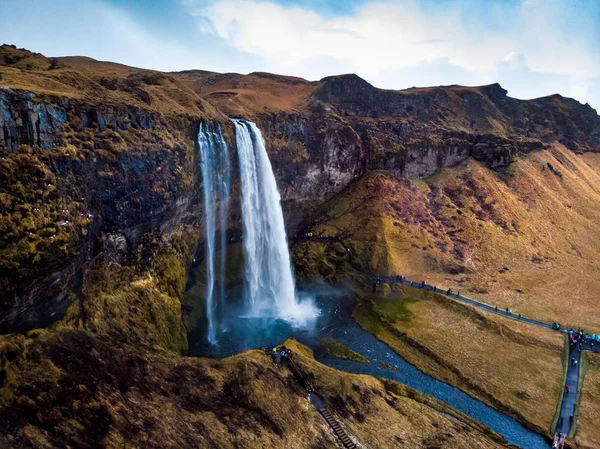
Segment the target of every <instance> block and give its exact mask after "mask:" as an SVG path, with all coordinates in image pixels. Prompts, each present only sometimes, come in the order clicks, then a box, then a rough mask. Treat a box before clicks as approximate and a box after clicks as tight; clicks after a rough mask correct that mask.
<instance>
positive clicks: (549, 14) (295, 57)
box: [0, 0, 600, 111]
mask: <svg viewBox="0 0 600 449" xmlns="http://www.w3.org/2000/svg"><path fill="white" fill-rule="evenodd" d="M0 43H7V44H15V45H16V46H17V47H24V48H27V49H28V50H32V51H36V52H39V53H43V54H44V55H46V56H68V55H82V56H90V57H92V58H95V59H99V60H105V61H114V62H119V63H123V64H127V65H131V66H135V67H143V68H150V69H156V70H163V71H176V70H185V69H203V70H212V71H216V72H237V73H249V72H253V71H263V72H272V73H280V74H286V75H295V76H300V77H303V78H306V79H309V80H318V79H321V78H323V77H325V76H329V75H335V74H340V73H356V74H358V75H359V76H361V77H362V78H364V79H366V80H367V81H369V82H370V83H371V84H373V85H375V86H377V87H381V88H387V89H403V88H408V87H412V86H432V85H448V84H463V85H482V84H490V83H494V82H499V83H500V84H501V85H502V86H503V87H504V88H505V89H507V90H508V94H509V95H510V96H513V97H516V98H522V99H528V98H537V97H540V96H544V95H551V94H555V93H560V94H561V95H564V96H568V97H572V98H575V99H577V100H579V101H580V102H582V103H589V104H590V105H591V106H592V107H594V108H595V109H596V110H598V111H600V0H502V1H500V0H497V1H494V0H487V1H486V0H437V1H435V0H419V1H418V0H345V1H343V0H53V1H48V0H0Z"/></svg>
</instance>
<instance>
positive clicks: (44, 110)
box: [0, 88, 67, 153]
mask: <svg viewBox="0 0 600 449" xmlns="http://www.w3.org/2000/svg"><path fill="white" fill-rule="evenodd" d="M66 120H67V115H66V113H65V111H64V109H62V108H61V107H55V106H53V105H51V104H45V103H41V102H37V101H36V95H35V94H34V93H32V92H23V93H16V92H14V91H12V90H11V89H4V88H0V151H1V152H3V153H15V152H17V151H18V150H19V146H20V145H33V146H40V147H43V148H49V147H51V146H56V145H57V144H58V143H59V137H58V136H59V134H60V131H61V128H62V125H63V124H64V123H65V122H66Z"/></svg>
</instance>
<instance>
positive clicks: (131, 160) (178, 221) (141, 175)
mask: <svg viewBox="0 0 600 449" xmlns="http://www.w3.org/2000/svg"><path fill="white" fill-rule="evenodd" d="M0 110H1V111H2V113H1V114H0V130H1V133H0V134H1V136H2V139H3V140H0V155H3V156H4V157H3V158H2V159H0V197H1V200H2V201H1V204H0V208H1V212H2V215H1V217H0V229H1V232H2V236H1V243H0V244H1V246H2V252H1V253H0V288H1V291H2V294H1V295H0V333H6V332H11V331H24V330H27V329H30V328H32V327H38V326H46V325H48V324H49V323H51V322H53V321H55V320H57V319H59V318H61V317H62V315H63V314H64V313H65V311H66V309H67V308H68V306H69V304H70V303H71V302H72V301H73V300H74V299H76V298H77V297H80V296H81V295H82V291H81V288H82V279H83V277H84V273H85V271H86V267H87V265H88V263H89V262H90V261H91V260H93V259H94V258H95V257H96V256H97V255H98V254H100V253H103V254H104V258H103V260H104V263H105V264H106V265H107V266H108V267H118V266H129V265H131V266H144V264H147V263H149V261H151V260H152V257H153V254H154V252H155V251H156V248H157V247H158V246H160V244H162V243H164V242H167V241H169V239H170V236H171V235H172V234H173V233H174V232H176V231H177V230H178V229H179V228H180V227H181V226H182V225H184V224H189V223H193V222H198V221H199V220H200V213H201V212H200V208H199V207H197V195H198V187H197V185H198V184H197V183H198V177H197V170H196V166H197V160H196V151H195V144H194V142H195V136H196V134H197V129H198V122H197V121H194V120H192V119H189V118H187V117H185V116H183V117H181V118H180V119H179V120H178V121H176V122H175V123H167V122H166V121H165V120H166V119H165V118H164V117H161V116H159V115H157V114H155V113H152V112H149V111H140V110H135V109H131V108H128V107H126V106H124V107H123V109H119V108H107V107H95V106H94V105H90V104H83V103H78V102H75V101H73V100H68V99H57V100H54V101H51V100H50V99H48V98H45V99H39V98H37V97H36V96H35V95H34V94H32V93H30V92H14V91H11V90H1V91H0ZM73 149H75V151H73ZM199 232H200V231H199V230H198V233H199Z"/></svg>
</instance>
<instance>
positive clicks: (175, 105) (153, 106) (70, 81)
mask: <svg viewBox="0 0 600 449" xmlns="http://www.w3.org/2000/svg"><path fill="white" fill-rule="evenodd" d="M6 58H8V59H6ZM19 58H20V59H19ZM16 59H19V60H18V61H17V62H11V61H14V60H16ZM54 59H55V60H56V61H58V64H57V65H56V67H55V68H53V69H50V67H51V65H52V64H53V63H52V61H53V59H49V58H46V57H44V56H43V55H40V54H35V53H30V52H27V51H24V50H20V49H13V48H12V47H8V46H0V79H1V81H0V84H1V85H2V86H6V87H10V88H12V89H16V90H27V91H31V92H34V93H36V94H37V95H39V96H51V97H56V96H60V97H67V98H70V99H73V100H77V101H81V102H85V103H90V104H94V105H101V106H103V107H110V106H119V107H121V108H123V107H125V106H130V107H134V108H137V109H143V110H150V111H154V112H160V113H163V114H167V113H175V114H187V115H191V116H196V117H207V118H212V119H215V118H216V119H223V118H224V116H223V115H222V113H220V112H219V111H217V110H216V109H215V108H214V107H213V106H212V105H211V104H210V103H208V102H206V101H204V100H203V99H202V98H201V97H200V96H199V95H198V94H197V93H196V92H194V91H193V90H192V89H190V88H189V87H187V86H186V85H185V84H183V83H181V82H179V81H178V80H177V79H175V78H174V77H172V76H171V75H169V74H165V73H162V72H157V71H154V70H145V69H138V68H135V67H128V66H124V65H122V64H115V63H111V62H103V61H95V60H93V59H91V58H85V57H66V58H54Z"/></svg>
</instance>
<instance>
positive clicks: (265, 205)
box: [233, 120, 317, 325]
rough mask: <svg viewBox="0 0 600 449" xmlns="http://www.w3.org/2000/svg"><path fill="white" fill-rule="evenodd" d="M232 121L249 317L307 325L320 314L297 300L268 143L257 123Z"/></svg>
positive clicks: (307, 304) (311, 305)
mask: <svg viewBox="0 0 600 449" xmlns="http://www.w3.org/2000/svg"><path fill="white" fill-rule="evenodd" d="M233 122H234V123H235V129H236V140H237V149H238V156H239V163H240V178H241V206H242V221H243V233H244V234H243V235H244V239H243V242H244V244H243V247H244V259H245V264H244V266H245V268H244V284H245V285H244V287H245V294H246V300H247V301H248V303H249V306H250V313H251V314H253V315H255V316H271V317H276V318H283V319H285V320H287V321H290V322H292V323H293V324H295V325H304V324H306V323H307V322H309V321H312V320H313V319H314V318H315V317H316V315H317V312H316V309H315V307H314V305H313V304H312V303H311V302H310V301H306V300H305V301H301V302H300V301H298V299H297V296H296V288H295V284H294V277H293V274H292V269H291V264H290V253H289V250H288V245H287V239H286V234H285V226H284V222H283V212H282V210H281V202H280V196H279V191H278V190H277V184H276V182H275V176H274V174H273V169H272V167H271V162H270V161H269V157H268V155H267V151H266V149H265V142H264V140H263V137H262V134H261V132H260V130H259V129H258V127H257V126H256V125H255V124H254V123H252V122H247V121H243V120H233Z"/></svg>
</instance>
